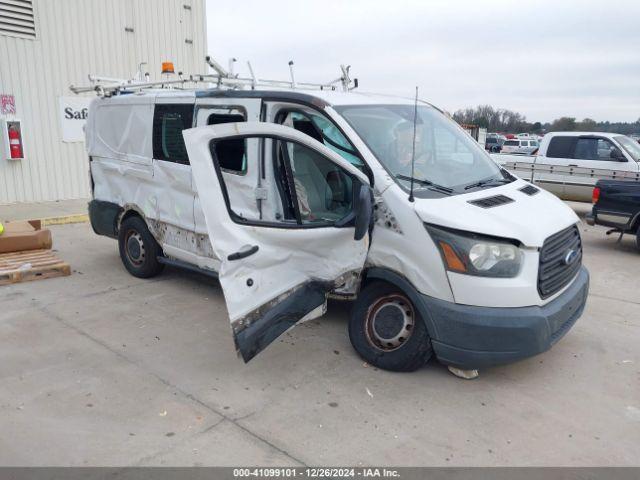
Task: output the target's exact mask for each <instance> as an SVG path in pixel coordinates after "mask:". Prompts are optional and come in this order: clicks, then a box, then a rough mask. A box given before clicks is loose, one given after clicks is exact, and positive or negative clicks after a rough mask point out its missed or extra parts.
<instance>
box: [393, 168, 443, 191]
mask: <svg viewBox="0 0 640 480" xmlns="http://www.w3.org/2000/svg"><path fill="white" fill-rule="evenodd" d="M396 178H399V179H400V180H406V181H407V182H410V181H411V180H413V181H414V182H416V183H419V184H420V185H425V186H427V187H431V188H432V189H433V190H438V191H440V192H442V193H447V194H451V193H453V188H449V187H444V186H442V185H438V184H437V183H433V182H432V181H431V180H423V179H422V178H416V177H413V179H412V178H411V177H409V176H407V175H402V174H401V173H397V174H396Z"/></svg>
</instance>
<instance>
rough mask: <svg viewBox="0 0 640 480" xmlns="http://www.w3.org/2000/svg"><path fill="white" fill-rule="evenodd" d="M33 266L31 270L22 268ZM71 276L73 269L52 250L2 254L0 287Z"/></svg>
mask: <svg viewBox="0 0 640 480" xmlns="http://www.w3.org/2000/svg"><path fill="white" fill-rule="evenodd" d="M26 264H31V268H21V267H24V265H26ZM67 275H71V267H70V266H69V264H68V263H66V262H63V261H62V260H60V259H59V258H58V257H56V256H55V255H54V254H53V253H52V252H51V250H29V251H23V252H11V253H2V254H0V285H7V284H9V283H19V282H30V281H32V280H40V279H43V278H52V277H63V276H67Z"/></svg>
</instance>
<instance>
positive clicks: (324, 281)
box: [183, 122, 372, 362]
mask: <svg viewBox="0 0 640 480" xmlns="http://www.w3.org/2000/svg"><path fill="white" fill-rule="evenodd" d="M183 135H184V138H185V143H186V146H187V151H188V154H189V159H190V161H191V166H192V168H193V176H194V179H195V183H196V188H197V192H198V196H199V197H200V203H201V205H202V210H203V212H204V217H205V221H206V225H207V231H208V233H209V238H210V239H211V243H212V246H213V249H214V252H215V253H216V255H217V256H218V257H219V258H220V259H221V262H222V263H221V266H220V272H219V277H220V283H221V284H222V289H223V291H224V297H225V301H226V304H227V310H228V312H229V319H230V321H231V327H232V330H233V336H234V339H235V343H236V348H237V350H238V351H239V353H240V354H241V355H242V358H243V359H244V360H245V362H247V361H249V360H250V359H251V358H253V357H254V356H255V355H256V354H257V353H259V352H260V351H262V350H263V349H264V348H265V347H266V346H267V345H269V344H270V343H271V342H272V341H273V340H275V339H276V338H277V337H278V336H279V335H281V334H282V333H284V332H285V331H286V330H288V329H289V328H291V327H292V326H293V325H295V324H296V323H297V322H298V321H300V320H302V319H305V320H307V319H311V318H315V317H318V316H320V315H322V314H323V313H324V311H325V305H326V298H327V294H328V293H329V292H330V291H332V290H334V289H336V288H338V289H341V290H347V291H348V290H349V289H350V288H352V289H355V288H357V285H358V282H359V276H360V272H361V270H362V268H363V266H364V262H365V258H366V255H367V250H368V246H369V226H370V224H371V216H372V194H371V188H370V187H369V180H368V179H367V177H366V176H365V175H364V174H362V172H360V171H359V170H358V169H357V168H355V167H354V166H352V165H351V164H350V163H349V162H347V161H346V160H344V159H343V158H342V157H340V156H339V155H337V154H336V153H334V152H333V151H331V150H329V149H328V148H326V147H325V146H324V145H323V144H321V143H319V142H318V141H316V140H314V139H313V138H311V137H309V136H307V135H305V134H303V133H301V132H298V131H297V130H294V129H292V128H288V127H284V126H282V125H276V124H271V123H258V122H245V123H229V124H221V125H211V126H206V127H199V128H193V129H190V130H185V131H184V132H183ZM253 142H256V143H257V144H258V146H259V151H260V152H261V155H260V156H259V157H258V158H250V157H247V158H245V166H246V168H245V170H244V173H245V174H246V172H248V171H249V170H251V169H258V168H259V166H258V162H261V166H260V169H261V171H263V172H264V180H266V181H264V182H263V183H262V184H261V186H258V185H256V186H255V188H253V189H245V190H244V191H243V192H237V191H236V192H233V194H231V192H230V191H229V190H230V189H232V188H234V187H233V184H232V183H231V182H226V181H225V176H226V174H227V173H228V170H226V169H225V168H224V165H225V156H226V155H234V154H235V153H237V152H238V151H242V150H244V151H247V150H249V148H248V147H249V146H251V145H254V146H255V144H254V143H253ZM223 173H224V174H223ZM239 193H240V194H241V195H239ZM242 196H244V197H245V198H241V197H242ZM256 199H261V200H262V202H261V204H262V205H263V208H262V209H260V211H257V210H254V209H251V208H246V206H247V205H250V204H252V202H253V203H255V202H256ZM236 202H237V204H236Z"/></svg>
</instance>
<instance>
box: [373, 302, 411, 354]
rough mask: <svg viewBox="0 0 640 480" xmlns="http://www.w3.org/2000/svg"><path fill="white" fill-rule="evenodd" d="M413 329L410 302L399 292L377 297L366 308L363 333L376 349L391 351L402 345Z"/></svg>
mask: <svg viewBox="0 0 640 480" xmlns="http://www.w3.org/2000/svg"><path fill="white" fill-rule="evenodd" d="M414 329H415V311H414V308H413V305H412V304H411V302H410V301H409V300H408V299H407V298H406V297H404V296H403V295H399V294H395V293H394V294H391V295H386V296H384V297H381V298H379V299H378V300H377V301H376V302H374V303H373V304H372V305H371V306H370V307H369V309H368V310H367V314H366V318H365V329H364V330H365V334H366V337H367V341H368V342H369V344H370V345H371V346H373V347H375V348H377V349H378V350H382V351H384V352H392V351H394V350H397V349H399V348H400V347H402V346H403V345H404V344H405V343H407V341H408V340H409V338H411V335H413V331H414Z"/></svg>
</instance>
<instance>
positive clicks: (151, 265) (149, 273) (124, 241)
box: [118, 216, 164, 278]
mask: <svg viewBox="0 0 640 480" xmlns="http://www.w3.org/2000/svg"><path fill="white" fill-rule="evenodd" d="M118 247H119V249H120V258H121V259H122V263H123V264H124V266H125V268H126V269H127V271H128V272H129V273H130V274H131V275H133V276H134V277H138V278H150V277H154V276H156V275H158V274H159V273H160V272H161V271H162V269H163V268H164V265H163V264H162V263H160V262H158V256H160V255H162V249H161V248H160V245H158V242H156V239H155V238H153V235H151V232H149V229H148V228H147V224H146V223H145V222H144V220H142V218H140V217H138V216H133V217H127V218H125V219H124V220H123V221H122V223H121V224H120V231H119V232H118Z"/></svg>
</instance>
